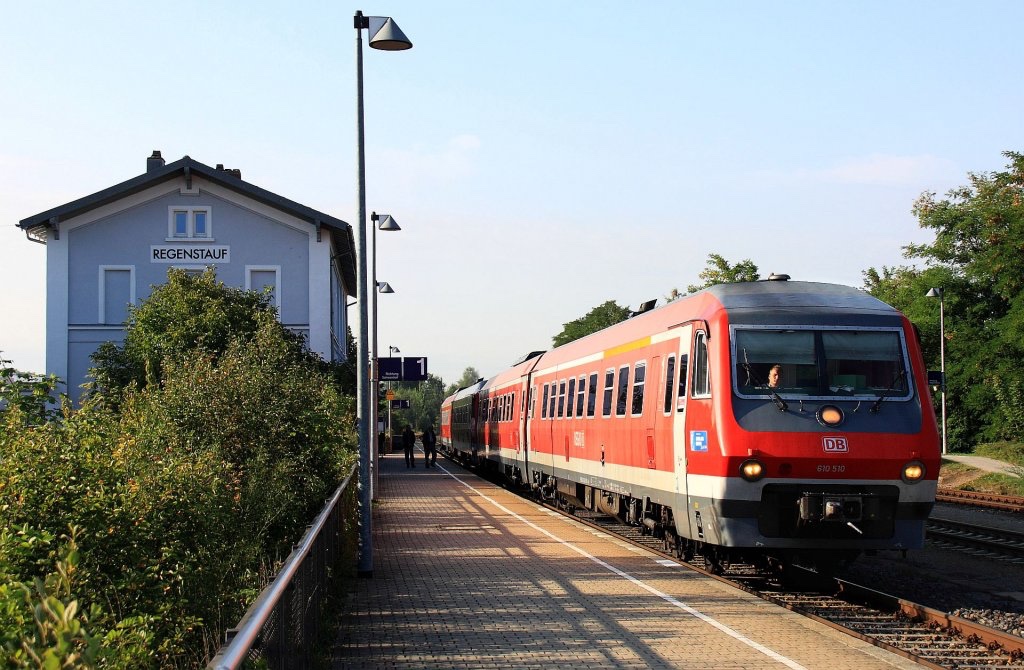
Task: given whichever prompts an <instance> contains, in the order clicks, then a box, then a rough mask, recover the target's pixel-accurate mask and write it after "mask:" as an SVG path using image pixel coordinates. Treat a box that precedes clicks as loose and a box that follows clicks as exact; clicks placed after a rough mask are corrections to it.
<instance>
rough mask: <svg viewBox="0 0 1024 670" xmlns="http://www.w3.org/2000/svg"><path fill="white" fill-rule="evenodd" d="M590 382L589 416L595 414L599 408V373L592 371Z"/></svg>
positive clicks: (588, 390)
mask: <svg viewBox="0 0 1024 670" xmlns="http://www.w3.org/2000/svg"><path fill="white" fill-rule="evenodd" d="M589 381H590V383H589V384H587V416H588V417H592V416H594V410H596V409H597V373H596V372H592V373H590V380H589Z"/></svg>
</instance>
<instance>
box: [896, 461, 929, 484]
mask: <svg viewBox="0 0 1024 670" xmlns="http://www.w3.org/2000/svg"><path fill="white" fill-rule="evenodd" d="M924 472H925V470H924V463H922V462H921V461H910V462H909V463H907V464H906V465H904V466H903V473H902V475H901V478H902V479H903V481H905V482H906V483H908V484H916V483H917V482H919V481H921V480H922V479H924Z"/></svg>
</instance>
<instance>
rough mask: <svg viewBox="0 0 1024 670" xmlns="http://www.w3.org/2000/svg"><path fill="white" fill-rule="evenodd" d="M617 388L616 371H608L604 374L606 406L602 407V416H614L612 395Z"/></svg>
mask: <svg viewBox="0 0 1024 670" xmlns="http://www.w3.org/2000/svg"><path fill="white" fill-rule="evenodd" d="M614 388H615V370H608V371H607V372H605V373H604V404H603V407H601V414H602V416H611V415H612V393H613V392H614Z"/></svg>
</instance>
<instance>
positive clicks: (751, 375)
mask: <svg viewBox="0 0 1024 670" xmlns="http://www.w3.org/2000/svg"><path fill="white" fill-rule="evenodd" d="M743 369H744V370H746V371H747V379H749V380H751V381H753V382H754V384H756V385H757V386H763V387H764V388H766V389H767V390H768V392H769V393H771V394H772V402H774V403H775V406H776V407H778V408H779V411H780V412H785V411H786V410H787V409H789V405H787V404H786V401H785V400H783V399H782V396H780V395H779V394H778V393H776V392H775V389H773V388H772V387H771V386H768V383H767V382H766V381H764V380H763V379H761V378H760V377H759V376H758V375H757V373H756V372H754V368H752V367H751V366H750V363H748V362H747V350H746V349H744V350H743Z"/></svg>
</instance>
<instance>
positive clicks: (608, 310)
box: [551, 300, 629, 347]
mask: <svg viewBox="0 0 1024 670" xmlns="http://www.w3.org/2000/svg"><path fill="white" fill-rule="evenodd" d="M628 318H629V307H622V306H620V305H619V304H618V303H616V302H615V301H614V300H609V301H607V302H604V303H601V304H600V305H598V306H597V307H595V308H594V309H592V310H590V311H589V312H587V313H586V315H584V316H581V317H580V318H578V319H576V320H575V321H570V322H569V323H566V324H563V328H562V332H560V333H559V334H558V335H555V336H554V337H553V338H551V342H552V345H553V346H556V347H560V346H562V345H563V344H567V343H569V342H572V341H574V340H578V339H580V338H581V337H586V336H587V335H590V334H591V333H596V332H597V331H599V330H603V329H605V328H607V327H608V326H614V325H615V324H617V323H619V322H620V321H625V320H626V319H628Z"/></svg>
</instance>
